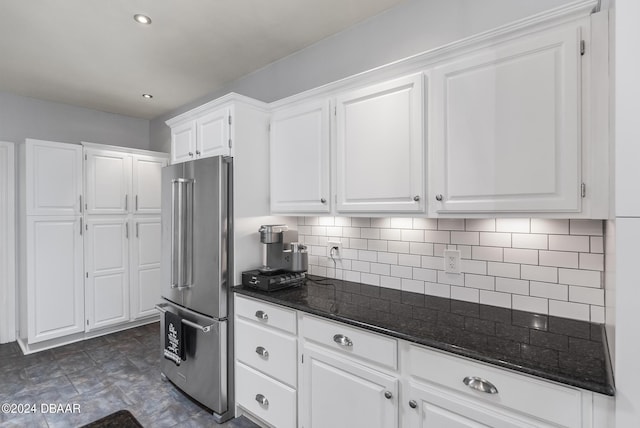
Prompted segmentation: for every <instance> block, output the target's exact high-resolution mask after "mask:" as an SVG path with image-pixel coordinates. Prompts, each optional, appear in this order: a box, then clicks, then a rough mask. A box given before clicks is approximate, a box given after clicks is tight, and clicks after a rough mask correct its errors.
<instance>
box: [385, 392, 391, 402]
mask: <svg viewBox="0 0 640 428" xmlns="http://www.w3.org/2000/svg"><path fill="white" fill-rule="evenodd" d="M391 397H393V394H392V393H391V391H385V392H384V398H386V399H387V400H391Z"/></svg>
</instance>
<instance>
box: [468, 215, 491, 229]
mask: <svg viewBox="0 0 640 428" xmlns="http://www.w3.org/2000/svg"><path fill="white" fill-rule="evenodd" d="M465 227H466V230H467V231H470V232H495V231H496V219H494V218H479V219H470V218H468V219H466V220H465Z"/></svg>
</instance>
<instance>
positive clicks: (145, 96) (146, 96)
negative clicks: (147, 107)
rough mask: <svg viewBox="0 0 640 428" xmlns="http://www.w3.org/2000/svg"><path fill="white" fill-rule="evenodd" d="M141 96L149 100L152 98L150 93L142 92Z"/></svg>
mask: <svg viewBox="0 0 640 428" xmlns="http://www.w3.org/2000/svg"><path fill="white" fill-rule="evenodd" d="M142 98H146V99H148V100H150V99H151V98H153V95H151V94H142Z"/></svg>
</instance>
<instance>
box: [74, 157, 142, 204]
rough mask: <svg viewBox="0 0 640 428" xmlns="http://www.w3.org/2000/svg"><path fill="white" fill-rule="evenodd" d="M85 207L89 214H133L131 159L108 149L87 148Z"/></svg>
mask: <svg viewBox="0 0 640 428" xmlns="http://www.w3.org/2000/svg"><path fill="white" fill-rule="evenodd" d="M85 156H86V161H85V183H86V186H87V187H86V188H87V191H86V193H85V204H86V212H87V214H126V213H127V212H129V211H130V206H131V202H132V198H133V196H132V195H131V156H130V155H128V154H126V153H119V152H112V151H107V150H93V149H85Z"/></svg>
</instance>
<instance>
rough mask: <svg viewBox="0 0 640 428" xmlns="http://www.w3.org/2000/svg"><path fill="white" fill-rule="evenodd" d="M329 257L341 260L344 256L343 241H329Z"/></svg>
mask: <svg viewBox="0 0 640 428" xmlns="http://www.w3.org/2000/svg"><path fill="white" fill-rule="evenodd" d="M327 257H328V258H329V259H333V260H340V259H341V258H342V242H340V241H329V242H327Z"/></svg>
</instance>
